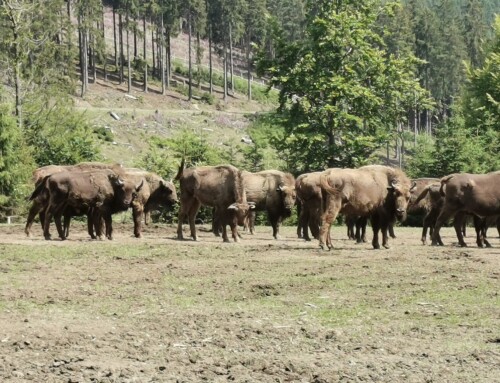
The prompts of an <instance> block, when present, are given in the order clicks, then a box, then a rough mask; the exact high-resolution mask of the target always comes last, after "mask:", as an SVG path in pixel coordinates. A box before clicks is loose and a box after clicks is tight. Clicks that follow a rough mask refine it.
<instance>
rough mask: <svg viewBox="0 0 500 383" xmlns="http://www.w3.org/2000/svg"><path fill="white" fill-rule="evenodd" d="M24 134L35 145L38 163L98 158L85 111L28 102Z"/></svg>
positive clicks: (34, 154)
mask: <svg viewBox="0 0 500 383" xmlns="http://www.w3.org/2000/svg"><path fill="white" fill-rule="evenodd" d="M25 125H26V138H27V142H28V144H29V145H30V146H32V147H33V148H34V150H33V152H34V153H33V156H34V159H35V162H36V163H37V165H38V166H44V165H49V164H58V165H59V164H75V163H78V162H82V161H96V160H99V159H100V158H101V156H100V151H99V146H98V144H97V141H96V140H95V138H94V134H93V129H92V127H91V126H90V124H89V123H88V122H87V121H86V119H85V115H84V114H82V113H78V112H76V111H74V110H72V109H71V108H70V107H69V106H67V105H64V104H62V105H59V104H57V105H54V106H53V107H52V108H50V109H42V108H36V106H35V105H31V106H30V110H29V111H28V112H27V113H26V121H25Z"/></svg>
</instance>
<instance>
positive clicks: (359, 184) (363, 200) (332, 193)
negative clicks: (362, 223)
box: [320, 165, 413, 249]
mask: <svg viewBox="0 0 500 383" xmlns="http://www.w3.org/2000/svg"><path fill="white" fill-rule="evenodd" d="M320 184H321V188H322V190H324V191H325V192H326V193H327V195H326V199H325V201H324V204H325V205H324V206H325V208H324V209H323V212H322V215H321V229H320V246H321V247H322V248H324V247H325V245H326V246H327V247H328V248H331V247H332V244H331V240H330V238H329V236H328V234H329V231H330V227H331V225H332V223H333V221H334V220H335V218H336V217H337V215H338V214H339V213H342V214H347V215H358V216H367V217H370V219H371V223H372V229H373V240H372V245H373V247H374V248H375V249H379V248H380V244H379V240H378V232H379V231H382V245H383V246H384V247H385V248H388V247H389V246H388V238H387V237H388V236H387V231H388V228H389V225H390V224H391V223H394V222H395V221H396V219H398V220H400V221H404V220H405V219H406V214H407V213H406V209H407V206H408V202H409V200H410V196H411V189H412V187H413V186H412V183H411V181H410V179H409V178H408V177H407V176H406V175H405V174H404V173H403V172H402V171H401V170H400V169H394V168H390V167H387V166H379V165H373V166H367V167H363V168H359V169H328V170H326V171H325V172H323V173H322V174H321V176H320Z"/></svg>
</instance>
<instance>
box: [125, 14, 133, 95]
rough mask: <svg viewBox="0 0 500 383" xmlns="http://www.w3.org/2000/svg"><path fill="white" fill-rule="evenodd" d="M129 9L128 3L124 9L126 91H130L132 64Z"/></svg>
mask: <svg viewBox="0 0 500 383" xmlns="http://www.w3.org/2000/svg"><path fill="white" fill-rule="evenodd" d="M129 17H130V16H129V9H128V5H127V8H126V11H125V28H126V29H127V30H126V36H127V92H128V93H130V92H131V91H132V64H131V60H130V43H129V29H130V25H129V20H130V18H129Z"/></svg>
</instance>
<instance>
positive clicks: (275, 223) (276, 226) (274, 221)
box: [269, 214, 281, 239]
mask: <svg viewBox="0 0 500 383" xmlns="http://www.w3.org/2000/svg"><path fill="white" fill-rule="evenodd" d="M269 221H270V222H271V227H272V228H273V237H274V239H280V234H279V232H280V223H281V222H280V219H279V216H276V215H274V214H269Z"/></svg>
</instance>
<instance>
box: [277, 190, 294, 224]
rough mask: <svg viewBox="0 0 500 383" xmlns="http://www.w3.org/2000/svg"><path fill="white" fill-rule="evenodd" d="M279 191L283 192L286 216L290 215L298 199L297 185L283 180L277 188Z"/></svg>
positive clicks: (282, 198)
mask: <svg viewBox="0 0 500 383" xmlns="http://www.w3.org/2000/svg"><path fill="white" fill-rule="evenodd" d="M276 191H277V192H279V193H280V194H281V200H282V201H283V208H284V210H285V214H284V215H285V216H287V217H289V216H290V215H291V214H292V209H293V206H294V205H295V202H296V200H297V193H296V191H295V187H290V186H287V185H285V184H284V183H283V182H281V183H280V184H279V185H278V188H277V189H276Z"/></svg>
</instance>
